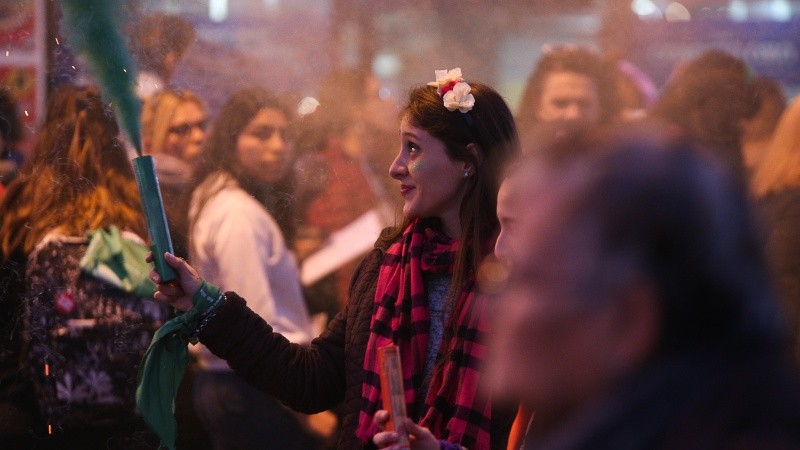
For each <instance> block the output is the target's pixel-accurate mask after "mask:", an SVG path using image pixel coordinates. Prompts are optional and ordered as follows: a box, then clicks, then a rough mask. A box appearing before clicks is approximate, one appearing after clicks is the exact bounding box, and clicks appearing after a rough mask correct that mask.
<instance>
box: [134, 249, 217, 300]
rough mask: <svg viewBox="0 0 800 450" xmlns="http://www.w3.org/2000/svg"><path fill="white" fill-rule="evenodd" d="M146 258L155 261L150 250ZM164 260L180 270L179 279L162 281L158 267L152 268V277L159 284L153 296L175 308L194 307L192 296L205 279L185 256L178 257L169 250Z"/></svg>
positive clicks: (176, 269) (177, 270) (148, 260)
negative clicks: (185, 259)
mask: <svg viewBox="0 0 800 450" xmlns="http://www.w3.org/2000/svg"><path fill="white" fill-rule="evenodd" d="M145 260H146V261H147V262H153V252H149V253H148V254H147V258H146V259H145ZM164 261H166V262H167V264H169V265H170V266H171V267H172V268H173V269H175V271H176V272H178V279H177V280H175V281H170V282H168V283H161V276H160V275H159V274H158V272H156V269H155V268H153V269H152V270H150V279H151V280H153V283H155V284H156V285H157V286H158V290H157V291H156V293H155V295H153V298H155V299H156V300H158V301H160V302H166V303H169V304H170V305H171V306H172V307H173V308H175V309H178V310H180V311H186V310H188V309H189V308H191V307H192V296H193V295H194V294H195V293H196V292H197V290H198V289H200V286H202V285H203V279H202V278H200V275H199V274H198V273H197V271H196V270H195V269H194V267H192V266H190V265H189V263H187V262H186V261H184V260H183V258H178V257H177V256H175V255H173V254H172V253H169V252H167V253H164Z"/></svg>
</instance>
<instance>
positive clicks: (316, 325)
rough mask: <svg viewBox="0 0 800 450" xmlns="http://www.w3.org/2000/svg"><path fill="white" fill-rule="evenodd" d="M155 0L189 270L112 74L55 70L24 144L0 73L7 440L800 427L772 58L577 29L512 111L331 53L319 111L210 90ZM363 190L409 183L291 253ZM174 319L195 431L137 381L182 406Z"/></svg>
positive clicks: (357, 203)
mask: <svg viewBox="0 0 800 450" xmlns="http://www.w3.org/2000/svg"><path fill="white" fill-rule="evenodd" d="M154 23H155V24H156V25H158V24H160V26H161V27H162V28H163V27H164V26H166V27H168V28H169V31H170V32H171V33H172V34H174V35H175V36H176V37H175V38H174V39H173V40H174V41H176V42H177V47H176V48H175V49H172V50H170V51H166V52H165V51H161V52H160V53H159V52H154V51H152V48H151V47H149V46H148V45H147V44H146V42H144V41H145V40H143V42H144V43H142V44H140V46H139V48H140V50H141V51H140V59H141V61H140V62H141V64H142V67H144V68H145V69H147V70H146V72H147V71H149V72H152V73H149V74H148V75H147V76H146V77H144V78H142V79H141V80H140V86H139V87H140V88H141V89H140V92H139V93H140V95H141V97H142V102H143V108H142V117H141V122H142V134H143V136H142V137H143V143H144V149H145V152H146V153H148V154H151V155H153V157H154V160H155V165H156V168H157V170H158V178H159V182H160V188H161V194H162V198H163V201H164V206H165V210H166V217H167V219H168V223H169V227H170V234H171V237H172V242H173V246H174V252H173V253H167V254H165V255H155V256H163V257H164V258H165V260H166V262H167V264H169V265H170V266H172V267H173V268H174V269H175V270H176V271H177V274H178V279H177V280H176V281H174V282H169V283H161V281H162V278H161V275H160V274H159V273H158V272H156V271H155V270H154V269H153V270H151V269H150V266H149V265H148V264H146V262H148V263H149V262H152V259H153V257H154V255H152V254H147V251H148V250H147V244H146V240H147V233H146V228H145V223H144V217H143V213H142V207H141V202H140V200H139V198H138V194H137V190H136V183H135V180H134V175H133V171H132V168H131V165H130V163H129V159H130V156H131V152H130V149H129V148H128V147H129V146H127V144H126V143H125V140H124V139H123V138H122V137H121V134H120V130H119V127H118V125H117V123H116V119H115V118H114V113H113V112H112V111H111V109H110V108H109V106H108V105H107V104H105V103H104V102H103V101H102V99H101V94H100V92H99V90H98V89H97V88H96V87H92V86H74V85H62V86H58V87H55V88H54V91H53V95H51V97H50V99H49V101H48V108H47V113H46V116H45V118H44V120H43V123H42V125H41V128H40V129H39V130H38V132H37V135H36V139H35V141H36V144H35V146H34V148H33V151H32V153H31V154H30V155H29V156H28V158H27V161H25V162H24V163H23V162H22V157H21V156H22V155H21V154H19V153H18V152H16V151H15V150H14V143H15V142H16V141H18V140H19V139H20V136H21V129H20V128H21V127H20V125H19V120H18V118H17V115H16V114H17V113H16V111H15V110H14V105H13V98H11V97H10V96H8V95H5V91H0V94H2V96H0V115H2V116H3V117H2V119H3V120H0V144H2V145H0V150H2V154H0V156H1V158H0V162H2V163H3V166H2V167H3V172H2V174H0V181H1V182H2V186H3V188H2V189H3V190H2V193H0V195H1V196H2V197H0V223H2V226H1V227H0V258H1V259H2V263H1V264H0V292H2V294H0V295H1V296H0V339H2V340H3V341H4V342H5V344H3V346H0V442H3V443H4V446H5V445H6V444H7V445H9V446H10V447H9V448H78V447H80V448H156V447H158V446H159V441H160V443H161V445H165V446H166V447H168V448H174V447H175V446H177V447H178V448H183V447H187V448H189V447H191V448H213V449H251V448H259V449H261V448H275V449H291V448H297V449H327V448H339V449H368V448H408V447H404V446H403V445H405V444H404V442H408V441H406V439H407V438H408V437H410V448H412V449H415V450H426V449H449V450H455V449H462V448H467V449H471V450H489V449H492V450H501V449H502V450H505V449H515V450H517V449H520V448H524V449H577V448H615V449H617V448H619V449H643V448H759V449H761V448H775V449H779V448H797V447H799V446H800V415H798V414H797V411H798V410H800V378H799V377H800V375H799V374H798V372H797V364H798V362H800V258H798V255H800V239H798V237H797V236H798V233H797V232H796V230H797V229H798V226H800V210H798V208H799V207H800V206H798V205H800V131H798V130H800V100H797V99H795V100H792V101H790V103H789V104H788V105H787V104H786V99H785V95H784V93H783V92H782V91H781V89H780V84H779V83H776V82H775V81H774V80H770V79H768V78H765V77H757V76H755V74H753V73H752V72H751V70H750V68H749V67H748V66H747V64H746V63H745V62H744V61H742V60H741V59H738V58H736V57H734V56H732V55H730V54H728V53H725V52H722V51H718V50H711V51H708V52H706V53H703V54H701V55H699V56H697V57H696V58H694V59H692V60H690V61H687V62H685V63H684V64H681V65H680V66H678V67H676V68H675V72H674V74H673V75H672V76H671V77H670V79H669V81H668V83H667V84H666V85H665V86H664V87H663V88H662V89H661V90H660V91H657V90H656V89H655V86H654V85H653V84H652V82H651V81H649V80H648V79H647V77H646V75H645V74H644V73H643V72H642V71H641V70H639V69H637V68H635V67H633V66H632V65H631V64H630V63H628V62H626V61H624V60H619V59H616V60H612V59H610V58H605V57H604V56H603V55H602V54H601V53H600V52H599V51H598V50H596V49H592V48H588V47H584V46H577V45H562V46H548V47H547V48H545V49H543V51H542V56H541V58H540V60H539V61H538V62H537V65H536V67H535V69H534V71H533V73H532V74H531V76H530V79H529V80H528V83H527V86H526V89H525V91H524V94H523V96H522V99H521V102H520V106H519V107H518V108H516V111H512V109H511V108H510V107H509V106H508V104H507V103H506V101H505V100H504V98H503V96H502V95H501V93H499V92H498V91H497V90H495V89H494V88H493V87H491V86H489V85H487V84H485V83H482V82H480V81H477V80H473V79H470V78H469V77H468V76H464V74H462V72H461V69H458V68H456V69H452V70H436V71H435V73H434V76H435V80H420V83H419V85H418V86H415V87H413V88H411V89H410V91H409V93H408V97H407V98H406V100H405V102H404V104H403V105H402V106H401V108H400V109H399V111H395V110H393V109H392V107H391V105H389V104H386V103H385V102H382V101H381V100H380V99H379V98H378V97H377V95H376V90H377V89H376V82H375V80H374V79H373V78H372V77H371V76H370V75H369V74H365V73H362V72H358V71H349V70H342V71H336V72H334V73H332V74H331V76H330V77H329V80H328V81H326V83H325V85H326V89H328V91H325V89H323V92H321V93H320V95H319V98H320V106H319V107H318V108H317V111H315V112H310V113H309V112H305V113H304V115H303V116H302V117H300V116H299V115H298V113H297V111H296V108H292V107H290V106H289V105H288V104H287V101H286V99H285V97H283V96H281V95H277V94H276V93H275V92H271V91H269V90H267V89H265V88H263V87H249V88H245V89H242V90H239V91H237V92H235V93H233V94H232V95H231V96H230V98H229V99H228V101H227V102H226V103H225V104H224V106H223V107H222V109H221V110H220V111H218V112H216V113H214V114H213V116H212V114H211V113H210V112H209V111H208V108H207V106H206V104H205V102H204V100H203V98H202V95H200V93H193V92H189V91H186V90H181V89H178V88H176V87H174V86H171V85H170V82H169V78H170V76H171V73H173V72H174V69H175V67H176V65H177V64H179V62H180V56H181V53H182V52H183V51H184V50H185V47H186V46H187V45H188V43H189V41H191V39H192V38H193V36H194V34H193V30H191V29H189V28H186V27H185V24H183V23H182V22H180V21H175V20H173V19H167V18H164V17H157V18H156V20H155V22H154ZM165 24H166V25H165ZM146 25H147V26H148V27H153V26H156V25H153V24H152V23H149V24H146ZM145 29H147V30H150V28H145ZM157 29H158V27H157V26H156V28H153V29H152V30H150V31H148V32H142V36H147V37H148V38H151V37H152V38H156V37H158V35H159V34H158V33H157V32H156V31H154V30H157ZM432 72H433V71H432ZM425 82H427V84H425ZM342 96H345V98H342ZM334 105H335V106H334ZM395 114H396V117H397V118H399V120H397V121H396V123H394V124H393V122H392V117H395ZM398 144H399V145H398ZM6 169H8V170H6ZM372 209H375V210H378V211H380V212H381V214H380V215H381V217H383V218H384V219H387V220H388V218H390V217H391V216H393V213H392V212H393V211H394V212H396V214H397V218H396V221H395V223H394V224H392V225H391V226H388V227H386V228H385V229H384V230H383V231H382V232H381V233H380V234H379V235H376V236H374V239H375V244H374V246H373V248H372V250H370V251H369V252H367V253H366V254H364V255H361V259H360V261H358V260H355V261H350V262H349V264H345V265H343V266H341V267H340V268H339V269H338V270H336V271H334V272H331V273H329V276H327V277H325V278H323V279H322V280H321V281H319V282H317V283H316V284H314V285H311V286H304V285H303V284H302V283H301V274H300V268H299V267H300V265H299V264H300V263H301V262H302V259H303V258H305V257H306V256H308V254H310V253H313V251H314V250H315V249H317V248H319V247H320V246H322V245H324V242H325V239H326V238H327V237H328V236H329V235H331V234H332V233H335V232H336V231H337V230H339V229H341V228H343V227H345V226H347V225H348V224H349V223H351V222H352V221H354V220H356V219H357V218H358V217H360V216H362V215H363V214H364V213H365V212H367V211H370V210H372ZM391 218H392V219H394V217H391ZM164 324H167V325H166V326H164V328H162V330H173V331H169V332H164V333H160V332H156V330H158V329H159V327H161V326H162V325H164ZM170 324H172V326H171V325H170ZM176 324H178V325H179V326H178V325H176ZM154 336H155V338H154ZM176 339H177V341H176ZM151 340H152V343H151ZM175 342H178V343H179V344H178V347H181V348H184V349H185V345H186V344H188V348H189V354H190V358H189V360H190V362H189V369H188V371H187V376H186V377H185V378H184V380H183V385H182V388H184V389H181V390H178V392H177V396H178V399H177V408H176V411H175V412H176V415H177V420H178V422H177V433H176V432H175V429H174V427H172V426H170V423H168V422H169V420H168V419H164V417H163V415H162V416H160V418H159V419H153V418H152V416H151V414H152V412H153V411H152V410H151V409H149V407H148V408H145V409H139V413H141V416H139V415H137V413H136V411H135V400H136V399H135V398H134V397H137V396H147V398H148V399H151V400H152V399H153V398H161V400H162V402H160V403H159V402H156V403H159V404H161V405H166V413H167V414H166V415H167V416H171V414H172V409H171V407H173V406H172V405H173V402H174V401H176V400H175V398H174V395H175V393H176V392H175V390H177V385H176V386H175V388H176V389H175V390H172V391H170V392H165V391H164V389H165V388H164V386H163V385H162V384H163V383H164V380H163V379H159V378H154V377H155V376H156V374H155V373H154V372H153V371H152V369H153V367H154V364H153V363H152V361H153V360H154V359H153V358H157V357H163V355H171V354H172V353H170V352H174V351H175ZM190 342H191V343H190ZM148 345H149V348H148ZM389 345H394V346H397V349H398V354H399V356H400V360H401V363H402V369H401V377H402V393H401V394H402V399H403V401H404V403H405V409H406V413H407V417H406V418H405V419H404V420H403V421H400V422H396V421H395V420H394V419H395V418H394V417H391V414H390V412H389V411H388V410H389V408H388V406H389V405H387V404H385V403H384V401H385V398H386V397H384V394H385V393H384V392H383V389H385V386H383V385H382V383H381V361H380V358H379V357H378V354H379V351H380V350H381V349H382V348H384V347H386V346H389ZM140 367H141V370H140ZM161 369H163V368H161ZM183 369H184V368H183V367H180V368H177V370H176V374H177V375H176V376H177V377H178V378H177V379H178V383H180V375H181V374H182V373H183ZM137 388H138V390H137ZM187 388H188V389H187ZM135 391H137V392H135ZM154 420H155V421H156V423H154ZM197 424H200V426H199V427H198V426H197ZM390 424H391V425H392V426H390Z"/></svg>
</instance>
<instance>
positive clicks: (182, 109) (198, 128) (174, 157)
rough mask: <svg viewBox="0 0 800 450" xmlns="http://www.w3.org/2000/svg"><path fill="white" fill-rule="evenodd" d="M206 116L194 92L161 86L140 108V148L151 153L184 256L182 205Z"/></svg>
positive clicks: (174, 236)
mask: <svg viewBox="0 0 800 450" xmlns="http://www.w3.org/2000/svg"><path fill="white" fill-rule="evenodd" d="M207 122H208V116H207V114H206V108H205V105H204V104H203V101H202V100H201V99H200V98H199V97H198V96H197V95H195V94H194V93H192V92H189V91H179V90H174V89H165V90H163V91H159V92H158V93H156V94H154V95H152V96H150V97H148V98H147V100H146V101H145V103H144V106H143V108H142V139H143V142H144V150H145V152H146V153H147V154H150V155H153V158H154V160H155V166H156V170H157V171H158V174H157V175H158V180H159V185H160V187H161V195H162V197H163V199H164V209H165V210H166V213H167V220H168V223H169V227H170V228H169V231H170V236H171V237H172V244H173V247H174V250H175V254H177V255H179V256H182V257H186V256H188V250H187V240H188V238H187V226H188V225H187V223H186V209H187V204H188V202H189V191H188V189H189V184H190V183H191V180H192V171H193V169H194V164H195V160H196V159H197V156H198V155H199V154H200V151H201V150H202V148H203V144H204V143H205V140H206V124H207Z"/></svg>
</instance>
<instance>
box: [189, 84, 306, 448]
mask: <svg viewBox="0 0 800 450" xmlns="http://www.w3.org/2000/svg"><path fill="white" fill-rule="evenodd" d="M291 117H292V116H291V113H290V112H289V110H288V109H286V108H285V107H284V106H283V105H282V104H281V103H280V102H279V101H278V99H277V98H276V97H275V96H273V95H272V94H271V93H269V92H267V91H266V90H264V89H260V88H252V89H245V90H242V91H239V92H237V93H236V94H234V95H233V96H232V97H231V98H230V99H229V100H228V101H227V103H226V104H225V105H224V106H223V107H222V110H221V111H220V113H219V116H218V119H217V120H216V122H215V124H214V127H213V129H212V130H211V132H210V133H209V136H208V141H207V142H206V146H205V147H204V149H203V153H202V154H201V155H200V157H199V164H198V166H197V169H196V181H197V182H198V183H199V184H198V185H197V187H196V188H195V189H194V190H193V191H192V195H191V202H190V206H189V233H190V244H189V256H190V259H191V261H192V263H193V264H194V266H195V267H196V268H197V269H198V270H199V271H200V273H202V274H203V276H204V277H205V278H206V279H208V280H209V282H212V283H214V284H217V285H219V286H225V287H226V288H228V289H233V288H234V287H235V289H237V291H238V292H244V294H243V295H245V296H246V298H247V304H248V306H250V308H251V309H252V310H253V311H255V312H256V313H257V314H258V315H259V316H261V318H263V319H264V320H266V321H267V322H269V323H270V324H272V325H273V327H274V328H275V329H277V330H279V331H280V333H281V334H283V335H284V336H285V337H286V338H287V339H289V340H290V341H292V342H296V343H307V342H309V341H310V340H311V338H312V337H313V336H312V328H311V323H310V320H309V317H308V312H307V310H306V306H305V303H304V301H303V297H302V294H301V290H300V283H299V274H298V269H297V263H296V261H295V258H294V256H293V254H292V253H291V252H290V250H289V248H290V246H289V244H288V242H291V239H292V227H291V225H292V223H291V222H292V214H291V208H290V206H291V205H290V202H291V199H292V185H293V176H292V170H291V169H292V166H293V162H294V145H293V142H292V140H291V138H290V135H289V127H290V121H291ZM191 351H192V352H193V353H195V355H196V356H197V358H198V368H199V371H198V373H197V376H196V379H195V386H194V399H195V400H194V401H195V408H196V410H197V413H198V416H199V417H200V420H201V421H202V422H203V423H204V424H205V425H206V429H207V431H208V432H209V433H210V435H211V437H212V440H213V443H214V448H215V449H226V448H242V449H245V448H260V449H264V448H275V449H313V448H317V447H318V445H317V443H316V442H315V441H314V438H312V437H311V435H310V434H308V433H307V432H306V431H305V429H304V428H303V425H302V423H301V421H300V420H298V417H297V416H296V415H295V414H294V413H292V412H290V411H289V410H288V409H286V408H284V407H283V406H282V405H280V404H279V403H278V401H277V400H274V399H273V398H272V397H270V396H268V395H267V394H264V393H263V392H261V391H259V390H257V389H255V388H253V387H251V386H249V385H248V384H246V383H245V382H244V381H243V380H242V379H241V378H240V377H239V376H238V375H236V374H234V373H233V372H232V371H231V369H230V368H229V367H228V364H227V363H226V362H225V361H224V360H222V359H220V358H218V357H216V356H214V355H213V354H211V352H209V351H208V350H207V349H206V348H205V347H204V346H202V345H197V346H192V347H191ZM267 437H268V438H267Z"/></svg>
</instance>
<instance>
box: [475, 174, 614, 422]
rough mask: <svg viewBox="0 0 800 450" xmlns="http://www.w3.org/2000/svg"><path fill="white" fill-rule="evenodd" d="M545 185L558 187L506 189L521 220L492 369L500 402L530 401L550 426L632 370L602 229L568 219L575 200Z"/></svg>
mask: <svg viewBox="0 0 800 450" xmlns="http://www.w3.org/2000/svg"><path fill="white" fill-rule="evenodd" d="M526 176H528V175H521V177H523V178H524V177H526ZM546 184H550V185H551V186H550V187H551V188H552V187H553V186H552V182H551V183H542V184H541V185H539V186H538V187H536V188H532V185H533V183H530V182H520V181H519V180H517V182H512V183H509V182H508V181H507V182H506V184H505V185H504V190H505V191H506V197H505V199H504V200H505V202H504V203H505V204H504V205H503V206H504V207H507V208H508V209H509V210H511V211H515V212H516V213H517V216H516V217H517V219H516V221H515V227H516V230H517V232H516V233H514V234H513V235H506V236H505V237H504V238H506V239H508V241H507V243H506V244H503V245H504V246H505V247H504V248H506V249H507V250H506V251H505V252H504V253H503V252H501V253H503V256H504V257H505V259H506V260H508V261H510V262H511V265H510V275H509V278H508V284H507V286H506V288H505V289H504V290H503V291H502V292H501V293H500V294H499V298H498V302H497V309H496V310H495V324H494V327H493V330H494V331H493V334H492V341H491V342H490V351H489V355H490V360H489V363H488V364H487V371H488V374H489V379H490V384H491V388H492V392H493V393H494V395H496V396H497V398H498V400H499V401H507V402H512V403H516V402H520V401H522V403H523V404H525V405H527V406H529V407H531V408H532V409H533V410H535V411H536V417H537V420H540V421H541V422H542V423H545V424H547V423H551V422H553V421H558V420H559V419H561V418H563V417H565V416H567V415H569V414H570V413H571V412H573V411H575V410H577V409H579V408H580V407H581V405H583V404H585V403H586V402H587V401H588V400H589V399H592V398H594V397H596V396H598V395H601V394H602V393H603V392H604V390H605V389H607V388H608V387H609V386H611V385H612V384H613V381H614V380H615V379H616V378H617V377H618V376H619V374H620V373H622V372H624V371H625V370H626V367H627V365H628V358H627V357H626V356H625V355H627V354H626V353H625V351H624V349H626V348H627V347H626V346H625V345H623V344H621V343H622V342H623V340H624V338H625V337H626V336H628V335H629V333H627V332H626V327H625V326H624V323H625V322H624V320H627V319H628V318H629V317H626V316H625V314H621V313H620V310H619V309H618V308H617V306H616V305H617V304H616V302H615V301H611V300H610V299H607V298H605V297H606V295H605V291H604V289H603V288H602V287H601V286H600V285H599V284H598V283H597V282H596V280H597V279H598V272H599V270H598V267H600V266H602V264H603V263H604V260H603V258H602V257H601V256H600V255H599V251H598V244H597V234H596V232H595V230H594V229H593V227H592V226H591V224H589V225H588V226H587V224H580V223H577V224H576V223H574V222H575V221H574V220H568V219H567V217H568V216H571V214H570V213H569V212H568V208H569V207H570V206H569V205H570V198H569V195H570V194H568V193H565V192H564V191H561V190H559V189H557V188H556V189H548V188H547V186H546ZM526 187H527V189H526ZM509 191H511V192H509ZM515 191H519V192H515ZM531 205H535V207H531ZM505 232H506V230H505V229H504V230H503V232H502V233H505ZM502 233H501V234H502Z"/></svg>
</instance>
